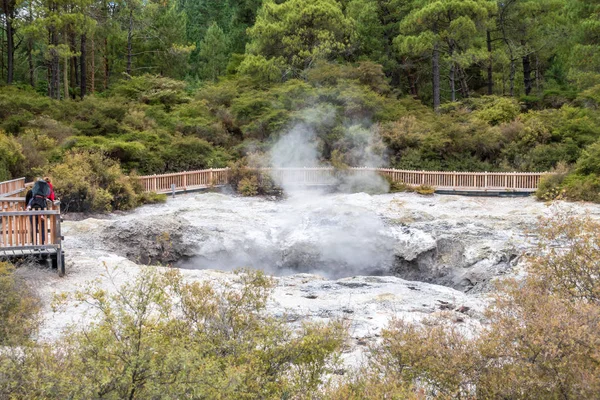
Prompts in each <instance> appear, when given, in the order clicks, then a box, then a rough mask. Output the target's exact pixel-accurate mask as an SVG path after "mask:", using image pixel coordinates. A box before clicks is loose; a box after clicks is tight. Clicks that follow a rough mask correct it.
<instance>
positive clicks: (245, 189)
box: [237, 175, 258, 196]
mask: <svg viewBox="0 0 600 400" xmlns="http://www.w3.org/2000/svg"><path fill="white" fill-rule="evenodd" d="M237 191H238V192H239V193H241V194H242V196H256V195H257V194H258V177H257V176H256V175H251V176H247V177H245V178H242V179H241V180H240V181H239V183H238V184H237Z"/></svg>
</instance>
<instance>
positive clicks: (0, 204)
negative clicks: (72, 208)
mask: <svg viewBox="0 0 600 400" xmlns="http://www.w3.org/2000/svg"><path fill="white" fill-rule="evenodd" d="M46 204H47V205H48V206H47V209H48V210H60V203H59V202H50V201H47V202H46ZM26 208H27V204H25V197H0V212H3V211H25V209H26Z"/></svg>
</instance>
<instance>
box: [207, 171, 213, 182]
mask: <svg viewBox="0 0 600 400" xmlns="http://www.w3.org/2000/svg"><path fill="white" fill-rule="evenodd" d="M208 186H213V169H212V168H211V169H210V171H209V173H208Z"/></svg>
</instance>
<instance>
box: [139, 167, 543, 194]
mask: <svg viewBox="0 0 600 400" xmlns="http://www.w3.org/2000/svg"><path fill="white" fill-rule="evenodd" d="M263 170H264V171H265V172H268V173H269V174H270V175H271V176H272V177H273V178H274V179H275V181H276V182H285V183H286V184H292V185H294V184H295V185H331V184H334V183H335V182H336V181H337V179H339V178H340V177H341V176H344V175H346V176H347V175H353V176H358V177H360V176H364V177H365V178H366V179H369V177H372V176H373V173H377V174H379V175H381V176H384V177H387V178H388V179H389V180H391V181H393V182H399V183H405V184H406V185H409V186H421V185H426V186H431V187H433V188H435V189H437V190H455V191H469V190H471V191H512V192H534V191H535V190H537V187H538V185H539V182H540V178H541V177H542V176H543V175H544V173H539V172H446V171H410V170H397V169H386V168H349V169H347V170H336V169H333V168H326V167H320V168H276V169H275V168H266V169H263ZM228 171H229V169H228V168H222V169H208V170H201V171H189V172H180V173H172V174H165V175H147V176H141V177H140V182H141V183H142V185H143V186H144V188H145V190H146V191H148V192H157V193H169V192H171V191H172V190H173V188H174V189H175V191H182V190H193V189H196V188H203V187H211V186H223V185H226V184H228V183H229V174H228ZM173 185H174V186H173Z"/></svg>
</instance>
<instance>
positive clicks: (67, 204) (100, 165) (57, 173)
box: [49, 151, 137, 212]
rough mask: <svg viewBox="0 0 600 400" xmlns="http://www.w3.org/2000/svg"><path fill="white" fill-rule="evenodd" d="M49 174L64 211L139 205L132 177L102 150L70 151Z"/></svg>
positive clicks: (100, 210)
mask: <svg viewBox="0 0 600 400" xmlns="http://www.w3.org/2000/svg"><path fill="white" fill-rule="evenodd" d="M49 175H51V176H52V179H53V181H52V182H53V184H54V190H55V192H56V195H57V197H58V198H60V200H61V207H62V208H63V209H64V210H65V211H84V212H88V211H96V212H107V211H112V210H129V209H131V208H133V207H135V206H136V205H137V194H136V192H135V188H134V183H133V182H132V179H130V178H129V177H127V176H125V175H123V172H122V171H121V167H120V165H119V163H118V162H117V161H115V160H112V159H110V158H107V157H106V156H104V155H102V154H100V153H90V152H73V151H71V152H68V153H67V154H66V155H65V157H64V160H63V161H62V162H61V163H59V164H56V165H54V166H52V168H50V170H49Z"/></svg>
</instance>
